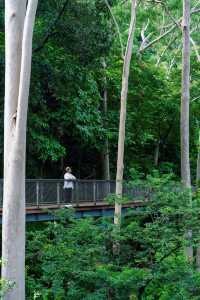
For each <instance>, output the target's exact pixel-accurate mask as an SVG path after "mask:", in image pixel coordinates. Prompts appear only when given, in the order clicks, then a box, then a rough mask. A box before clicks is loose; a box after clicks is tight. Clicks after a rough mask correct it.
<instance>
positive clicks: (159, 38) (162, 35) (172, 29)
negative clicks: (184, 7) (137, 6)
mask: <svg viewBox="0 0 200 300" xmlns="http://www.w3.org/2000/svg"><path fill="white" fill-rule="evenodd" d="M155 2H156V3H159V4H162V1H159V0H155ZM198 12H200V8H197V9H196V8H192V9H191V15H192V14H196V13H198ZM182 18H183V17H181V18H180V19H178V20H174V18H173V22H174V23H175V24H174V25H173V26H172V27H171V28H170V29H169V30H167V31H166V32H164V33H163V34H161V35H160V36H158V37H157V38H155V39H154V40H153V41H151V42H150V43H149V44H148V45H146V46H145V47H143V48H142V49H140V53H142V52H144V51H145V50H146V49H148V48H150V47H151V46H153V45H154V44H155V43H157V42H158V41H160V40H161V39H163V38H164V37H166V36H167V35H168V34H170V33H171V32H173V31H174V30H175V29H176V28H177V27H178V28H180V24H181V21H182Z"/></svg>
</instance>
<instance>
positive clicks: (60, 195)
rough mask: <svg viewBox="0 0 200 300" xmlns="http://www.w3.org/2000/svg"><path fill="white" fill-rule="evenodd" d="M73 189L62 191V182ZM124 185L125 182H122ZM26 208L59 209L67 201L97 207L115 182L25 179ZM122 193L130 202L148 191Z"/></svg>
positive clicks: (0, 187)
mask: <svg viewBox="0 0 200 300" xmlns="http://www.w3.org/2000/svg"><path fill="white" fill-rule="evenodd" d="M72 181H73V189H72V190H68V189H67V190H66V189H64V182H72ZM124 183H126V181H124ZM25 187H26V206H28V207H33V206H34V207H38V208H40V207H48V206H49V207H50V206H57V207H60V206H62V205H64V204H66V203H68V202H69V201H72V203H73V204H75V205H77V206H78V205H84V203H87V204H89V205H97V204H98V203H100V202H101V203H102V202H106V201H107V197H108V196H109V195H110V194H114V193H115V187H116V181H115V180H94V179H93V180H88V179H86V180H85V179H77V180H64V179H42V178H39V179H26V184H25ZM124 193H125V195H126V196H128V197H129V198H130V199H131V200H139V199H140V198H144V197H145V196H146V194H147V193H148V189H146V188H141V187H127V186H124ZM2 200H3V179H0V205H2Z"/></svg>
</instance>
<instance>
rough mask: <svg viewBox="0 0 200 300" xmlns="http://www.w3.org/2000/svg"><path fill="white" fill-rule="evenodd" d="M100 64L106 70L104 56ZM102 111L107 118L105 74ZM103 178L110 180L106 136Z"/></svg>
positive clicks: (106, 139) (103, 154) (106, 140)
mask: <svg viewBox="0 0 200 300" xmlns="http://www.w3.org/2000/svg"><path fill="white" fill-rule="evenodd" d="M102 65H103V68H104V70H106V67H107V65H106V61H105V58H103V60H102ZM103 111H104V116H105V119H106V118H107V113H108V91H107V78H106V75H105V76H104V90H103ZM104 126H105V128H107V122H105V124H104ZM102 156H103V179H104V180H110V154H109V142H108V138H107V136H106V138H105V142H104V149H103V153H102Z"/></svg>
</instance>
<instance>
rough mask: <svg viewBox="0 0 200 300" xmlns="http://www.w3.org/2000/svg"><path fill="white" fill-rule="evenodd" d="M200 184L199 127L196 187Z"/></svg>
mask: <svg viewBox="0 0 200 300" xmlns="http://www.w3.org/2000/svg"><path fill="white" fill-rule="evenodd" d="M199 184H200V129H199V140H198V146H197V168H196V187H197V188H199Z"/></svg>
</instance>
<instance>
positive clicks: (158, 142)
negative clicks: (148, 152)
mask: <svg viewBox="0 0 200 300" xmlns="http://www.w3.org/2000/svg"><path fill="white" fill-rule="evenodd" d="M159 154H160V140H158V141H157V143H156V146H155V150H154V166H155V167H158V162H159Z"/></svg>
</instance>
